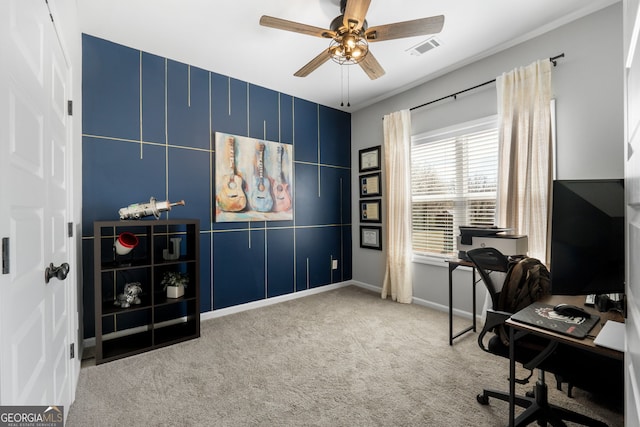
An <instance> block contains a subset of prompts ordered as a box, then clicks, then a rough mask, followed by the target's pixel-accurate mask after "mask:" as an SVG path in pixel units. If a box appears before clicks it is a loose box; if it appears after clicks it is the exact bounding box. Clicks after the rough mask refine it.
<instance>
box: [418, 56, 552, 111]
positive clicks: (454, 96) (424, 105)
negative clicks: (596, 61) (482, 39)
mask: <svg viewBox="0 0 640 427" xmlns="http://www.w3.org/2000/svg"><path fill="white" fill-rule="evenodd" d="M560 58H564V53H561V54H560V55H556V56H552V57H551V58H549V61H551V63H552V64H553V66H554V67H555V66H556V65H558V59H560ZM495 81H496V79H493V80H489V81H488V82H484V83H480V84H479V85H475V86H474V87H470V88H467V89H464V90H461V91H459V92H456V93H452V94H451V95H447V96H443V97H442V98H438V99H434V100H433V101H429V102H426V103H424V104H421V105H417V106H415V107H411V108H409V111H413V110H417V109H418V108H422V107H426V106H427V105H430V104H434V103H436V102H439V101H442V100H445V99H447V98H454V99H455V98H456V97H457V96H458V95H460V94H461V93H465V92H469V91H471V90H474V89H478V88H479V87H482V86H486V85H489V84H491V83H495Z"/></svg>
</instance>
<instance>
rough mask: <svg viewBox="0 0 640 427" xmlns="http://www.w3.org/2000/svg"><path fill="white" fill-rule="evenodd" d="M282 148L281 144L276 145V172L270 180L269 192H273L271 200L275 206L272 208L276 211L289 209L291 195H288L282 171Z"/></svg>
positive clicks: (287, 187) (287, 186)
mask: <svg viewBox="0 0 640 427" xmlns="http://www.w3.org/2000/svg"><path fill="white" fill-rule="evenodd" d="M283 153H284V150H283V149H282V145H278V155H277V164H278V173H277V174H276V177H275V178H274V179H272V180H271V192H272V193H273V200H274V203H275V206H274V207H273V210H274V211H276V212H284V211H288V210H289V209H291V196H290V195H289V184H287V182H286V181H285V178H284V173H282V155H283Z"/></svg>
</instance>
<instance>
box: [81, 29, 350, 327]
mask: <svg viewBox="0 0 640 427" xmlns="http://www.w3.org/2000/svg"><path fill="white" fill-rule="evenodd" d="M82 51H83V63H82V88H83V98H82V101H83V123H82V127H83V141H82V180H83V211H82V225H83V245H82V246H83V248H82V250H83V259H84V272H83V274H84V277H83V286H84V288H83V291H84V292H83V304H84V331H85V338H88V337H92V336H94V307H93V300H94V298H93V296H94V284H93V237H94V236H93V222H94V221H98V220H114V219H117V218H118V210H119V209H120V208H121V207H124V206H127V205H129V204H132V203H139V202H147V201H149V198H150V197H152V196H153V197H155V198H156V199H158V200H165V199H168V200H170V201H172V202H174V201H177V200H181V199H184V200H185V201H186V205H185V206H178V207H175V208H174V209H173V210H172V211H171V212H169V213H164V214H163V217H167V218H171V219H178V218H198V219H199V220H200V227H201V230H200V248H201V266H200V271H201V274H200V276H201V283H200V288H201V289H200V295H201V305H200V309H201V311H202V312H208V311H212V310H218V309H221V308H226V307H231V306H235V305H239V304H244V303H248V302H252V301H258V300H263V299H266V298H272V297H276V296H280V295H285V294H290V293H293V292H298V291H302V290H306V289H310V288H315V287H319V286H325V285H328V284H331V283H336V282H341V281H345V280H349V279H351V277H352V276H351V187H350V183H351V116H350V114H348V113H345V112H342V111H339V110H335V109H332V108H329V107H326V106H323V105H319V104H316V103H313V102H309V101H306V100H303V99H299V98H296V97H293V96H290V95H286V94H283V93H279V92H276V91H273V90H270V89H267V88H264V87H260V86H257V85H254V84H251V83H249V82H243V81H240V80H237V79H233V78H230V77H228V76H224V75H220V74H217V73H215V72H213V71H207V70H203V69H201V68H198V67H194V66H190V65H188V64H183V63H180V62H177V61H173V60H171V59H168V58H163V57H159V56H156V55H152V54H149V53H146V52H142V51H140V50H136V49H131V48H128V47H125V46H122V45H118V44H116V43H112V42H109V41H106V40H102V39H99V38H96V37H93V36H89V35H86V34H85V35H83V37H82ZM215 132H224V133H231V134H236V135H240V136H248V137H252V138H258V139H265V140H269V141H276V142H281V143H285V144H293V152H294V165H293V167H294V176H295V183H294V185H293V191H294V194H293V200H294V219H293V220H292V221H270V222H266V221H261V222H251V223H248V222H239V223H215V222H214V217H213V212H214V210H215V200H214V195H213V191H214V188H215V187H214V172H215V171H214V167H215V155H216V153H215V151H214V148H215V144H214V139H213V138H214V135H215ZM332 260H338V266H339V268H338V269H337V270H332V269H331V261H332Z"/></svg>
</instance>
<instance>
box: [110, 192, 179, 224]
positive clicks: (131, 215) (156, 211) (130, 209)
mask: <svg viewBox="0 0 640 427" xmlns="http://www.w3.org/2000/svg"><path fill="white" fill-rule="evenodd" d="M178 205H181V206H184V200H180V201H179V202H176V203H171V202H169V201H168V200H165V201H164V202H158V201H156V198H155V197H152V198H151V199H149V203H134V204H132V205H129V206H127V207H124V208H120V210H119V211H118V214H119V215H120V219H140V218H142V217H145V216H151V215H153V216H154V217H155V218H156V219H160V212H165V211H170V210H171V207H172V206H178Z"/></svg>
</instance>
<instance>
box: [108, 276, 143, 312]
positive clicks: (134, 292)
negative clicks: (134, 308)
mask: <svg viewBox="0 0 640 427" xmlns="http://www.w3.org/2000/svg"><path fill="white" fill-rule="evenodd" d="M141 293H142V286H141V285H140V282H132V283H127V284H126V285H124V292H123V293H121V294H120V295H118V298H117V299H116V300H115V301H114V302H113V305H115V306H118V307H121V308H128V307H130V306H131V304H136V305H138V304H140V303H141V302H142V301H141V300H140V297H139V296H138V295H140V294H141Z"/></svg>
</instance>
